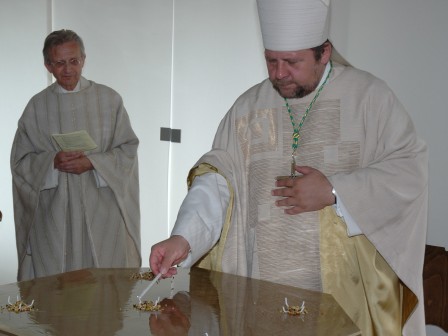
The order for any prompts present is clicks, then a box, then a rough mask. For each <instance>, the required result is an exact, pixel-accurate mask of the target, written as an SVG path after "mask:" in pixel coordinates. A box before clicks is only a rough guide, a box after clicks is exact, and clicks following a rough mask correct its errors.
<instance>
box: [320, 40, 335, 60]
mask: <svg viewBox="0 0 448 336" xmlns="http://www.w3.org/2000/svg"><path fill="white" fill-rule="evenodd" d="M332 50H333V46H332V45H331V43H330V42H328V41H327V42H325V43H324V51H323V53H322V57H321V59H320V61H321V63H323V64H327V63H328V62H329V61H330V57H331V52H332Z"/></svg>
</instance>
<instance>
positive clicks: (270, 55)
mask: <svg viewBox="0 0 448 336" xmlns="http://www.w3.org/2000/svg"><path fill="white" fill-rule="evenodd" d="M264 54H265V59H266V64H267V68H268V73H269V80H270V81H271V83H272V85H273V87H274V89H276V90H277V92H278V93H279V94H280V95H281V96H282V97H283V98H302V97H304V96H306V95H308V94H310V93H311V92H313V91H314V89H315V88H316V87H317V85H318V84H319V81H320V79H321V77H322V74H323V72H324V70H325V64H323V62H322V59H321V60H320V61H316V59H315V57H314V52H313V50H311V49H305V50H299V51H272V50H265V53H264Z"/></svg>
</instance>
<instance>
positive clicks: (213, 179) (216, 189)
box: [171, 173, 230, 267]
mask: <svg viewBox="0 0 448 336" xmlns="http://www.w3.org/2000/svg"><path fill="white" fill-rule="evenodd" d="M229 199H230V196H229V188H228V186H227V181H226V180H225V178H224V177H222V176H221V175H220V174H215V173H208V174H204V175H201V176H198V177H196V178H195V179H194V181H193V184H192V185H191V188H190V190H189V191H188V193H187V196H186V197H185V199H184V201H183V203H182V205H181V207H180V209H179V213H178V215H177V219H176V223H175V225H174V228H173V231H172V232H171V235H172V236H174V235H179V236H182V237H184V238H185V239H186V240H187V241H188V243H189V244H190V248H191V252H190V254H189V256H188V257H187V259H185V260H184V261H183V262H182V267H191V266H192V265H193V264H194V263H195V262H196V261H198V260H199V259H200V258H201V257H202V256H203V255H204V254H205V253H207V252H208V251H209V250H210V249H211V248H212V247H213V246H214V245H215V244H216V242H217V241H218V239H219V237H220V235H221V230H222V227H223V223H224V220H225V217H226V212H227V207H228V205H229Z"/></svg>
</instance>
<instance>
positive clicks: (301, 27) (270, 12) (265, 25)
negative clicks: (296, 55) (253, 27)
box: [257, 0, 330, 51]
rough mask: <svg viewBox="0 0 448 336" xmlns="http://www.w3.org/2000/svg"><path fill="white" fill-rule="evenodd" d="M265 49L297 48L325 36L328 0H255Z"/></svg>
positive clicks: (328, 17) (310, 46) (321, 41)
mask: <svg viewBox="0 0 448 336" xmlns="http://www.w3.org/2000/svg"><path fill="white" fill-rule="evenodd" d="M257 5H258V16H259V19H260V27H261V35H262V38H263V45H264V47H265V49H268V50H275V51H296V50H303V49H309V48H314V47H317V46H319V45H321V44H322V43H324V42H325V41H326V40H327V39H328V35H329V28H330V3H329V0H327V1H322V0H257Z"/></svg>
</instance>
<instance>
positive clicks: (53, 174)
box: [40, 166, 59, 190]
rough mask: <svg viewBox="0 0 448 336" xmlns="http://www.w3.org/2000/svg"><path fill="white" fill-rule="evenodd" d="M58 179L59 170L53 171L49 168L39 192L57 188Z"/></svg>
mask: <svg viewBox="0 0 448 336" xmlns="http://www.w3.org/2000/svg"><path fill="white" fill-rule="evenodd" d="M58 178H59V170H57V169H54V168H53V166H50V168H48V171H47V175H46V177H45V183H44V185H43V187H42V188H41V189H40V190H47V189H53V188H56V187H57V186H58V183H59V182H58Z"/></svg>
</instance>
